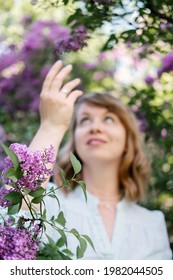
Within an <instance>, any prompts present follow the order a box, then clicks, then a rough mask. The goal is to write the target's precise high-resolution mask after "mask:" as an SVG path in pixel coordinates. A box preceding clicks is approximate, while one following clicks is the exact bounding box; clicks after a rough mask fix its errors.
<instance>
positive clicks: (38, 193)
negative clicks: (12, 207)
mask: <svg viewBox="0 0 173 280" xmlns="http://www.w3.org/2000/svg"><path fill="white" fill-rule="evenodd" d="M44 192H45V189H43V188H42V187H39V188H37V189H36V190H35V191H32V192H29V195H30V196H32V197H39V196H42V195H43V193H44Z"/></svg>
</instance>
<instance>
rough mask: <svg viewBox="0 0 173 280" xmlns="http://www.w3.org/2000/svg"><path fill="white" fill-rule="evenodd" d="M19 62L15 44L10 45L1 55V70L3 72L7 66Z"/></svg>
mask: <svg viewBox="0 0 173 280" xmlns="http://www.w3.org/2000/svg"><path fill="white" fill-rule="evenodd" d="M16 62H17V55H16V51H15V49H14V46H13V47H12V46H11V47H10V46H9V47H8V51H7V53H5V54H1V56H0V72H2V71H3V70H4V69H6V68H7V67H9V66H11V65H13V64H15V63H16Z"/></svg>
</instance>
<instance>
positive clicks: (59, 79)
mask: <svg viewBox="0 0 173 280" xmlns="http://www.w3.org/2000/svg"><path fill="white" fill-rule="evenodd" d="M71 70H72V65H71V64H69V65H67V66H65V67H64V68H62V70H61V71H60V72H59V73H58V74H57V75H56V77H55V78H54V80H53V81H52V84H51V90H52V92H54V90H56V92H57V91H60V89H61V86H62V84H63V83H64V80H65V78H66V77H67V76H68V74H69V73H70V72H71Z"/></svg>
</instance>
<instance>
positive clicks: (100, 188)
mask: <svg viewBox="0 0 173 280" xmlns="http://www.w3.org/2000/svg"><path fill="white" fill-rule="evenodd" d="M83 180H84V181H85V183H86V188H87V191H88V192H90V193H91V194H93V195H94V196H96V197H98V198H99V199H108V200H109V199H115V198H117V197H119V196H120V191H119V179H118V167H117V166H115V164H114V165H112V164H109V165H108V164H107V165H106V166H105V165H104V166H101V164H100V165H99V166H98V165H97V166H95V167H94V166H92V167H91V166H88V165H84V166H83Z"/></svg>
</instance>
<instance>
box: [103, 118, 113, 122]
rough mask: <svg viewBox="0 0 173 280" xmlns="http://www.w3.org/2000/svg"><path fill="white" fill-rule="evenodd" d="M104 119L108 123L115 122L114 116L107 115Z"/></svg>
mask: <svg viewBox="0 0 173 280" xmlns="http://www.w3.org/2000/svg"><path fill="white" fill-rule="evenodd" d="M104 121H105V122H106V123H113V122H115V120H114V118H112V117H105V118H104Z"/></svg>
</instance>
